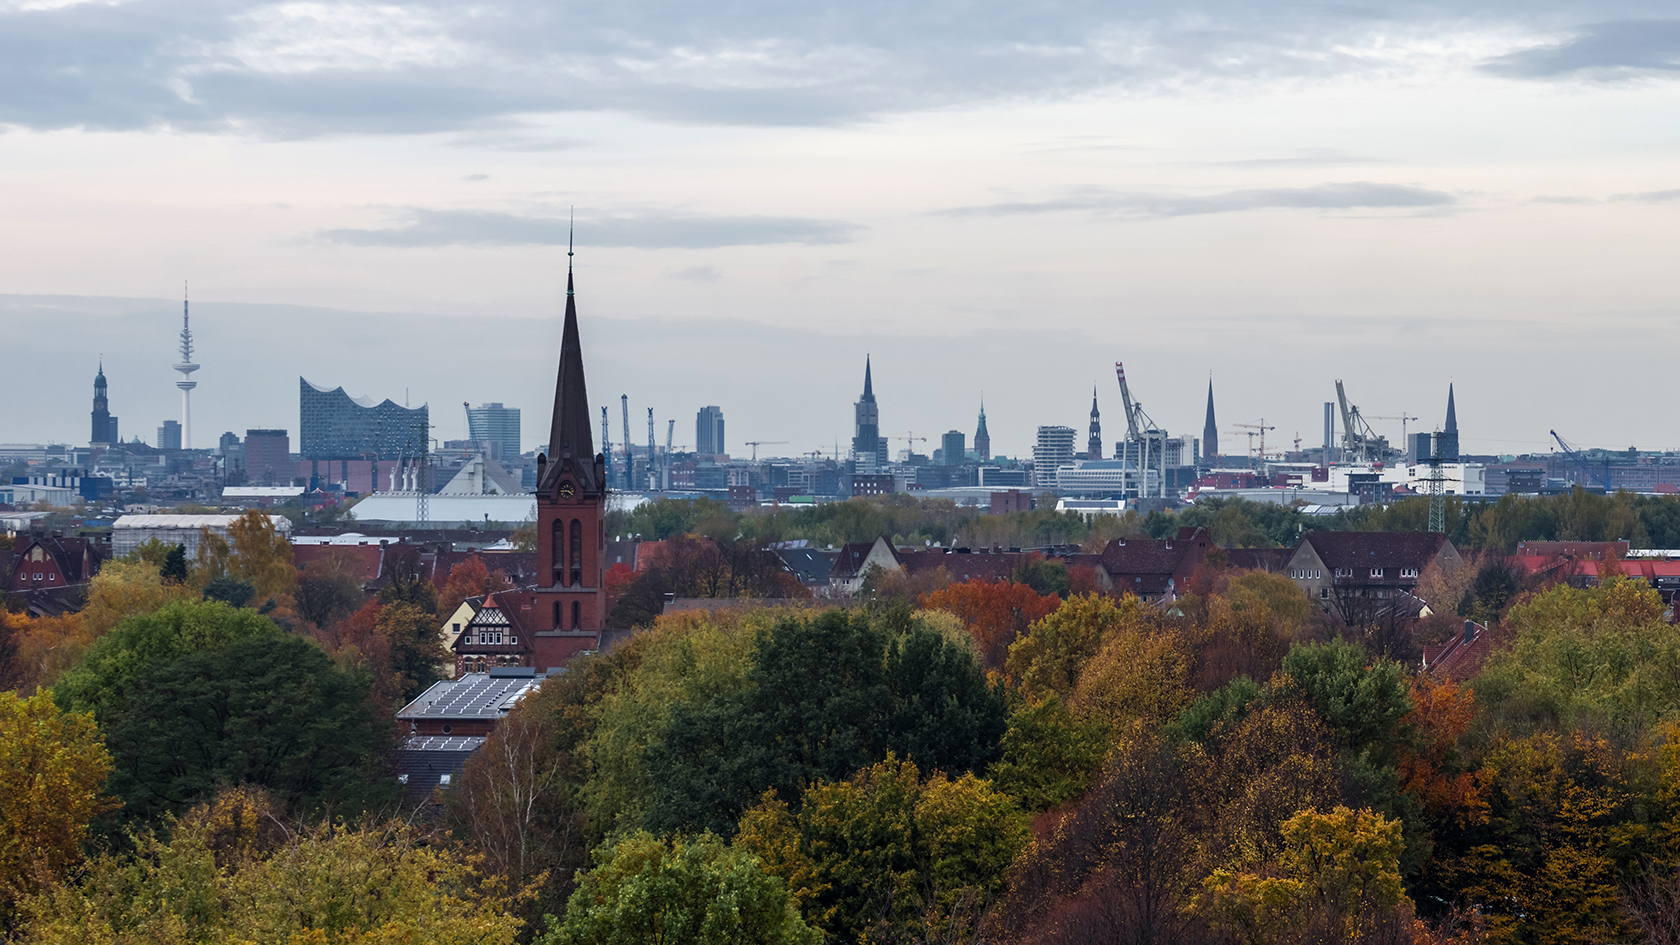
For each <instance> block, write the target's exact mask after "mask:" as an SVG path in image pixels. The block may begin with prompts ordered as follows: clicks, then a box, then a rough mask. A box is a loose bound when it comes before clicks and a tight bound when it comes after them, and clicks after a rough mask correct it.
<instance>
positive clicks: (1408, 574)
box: [1400, 568, 1418, 578]
mask: <svg viewBox="0 0 1680 945" xmlns="http://www.w3.org/2000/svg"><path fill="white" fill-rule="evenodd" d="M1400 576H1401V577H1403V578H1415V577H1417V576H1418V569H1417V568H1401V569H1400Z"/></svg>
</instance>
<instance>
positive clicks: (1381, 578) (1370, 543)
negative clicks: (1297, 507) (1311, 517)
mask: <svg viewBox="0 0 1680 945" xmlns="http://www.w3.org/2000/svg"><path fill="white" fill-rule="evenodd" d="M1463 561H1464V559H1463V558H1462V557H1460V556H1459V553H1458V549H1456V548H1454V547H1453V545H1452V542H1450V541H1448V540H1447V536H1445V535H1442V534H1439V533H1436V532H1308V533H1307V535H1306V537H1305V538H1304V539H1302V541H1301V544H1300V545H1299V546H1297V547H1296V549H1295V553H1294V554H1293V555H1291V556H1290V558H1289V566H1288V574H1289V578H1290V580H1292V581H1294V582H1295V584H1296V586H1297V587H1299V588H1301V590H1302V591H1303V592H1305V593H1306V595H1307V596H1308V597H1310V598H1312V599H1313V600H1317V601H1320V602H1322V603H1325V604H1334V605H1337V606H1339V605H1340V604H1341V602H1342V601H1345V600H1346V599H1348V598H1356V597H1358V598H1375V599H1378V600H1385V599H1389V598H1393V597H1396V596H1399V595H1401V594H1402V593H1404V594H1405V595H1413V594H1414V593H1415V591H1416V590H1417V586H1418V582H1419V580H1420V579H1421V578H1422V576H1423V572H1424V571H1425V570H1427V569H1428V568H1429V567H1430V565H1439V566H1441V567H1445V568H1452V567H1456V566H1458V565H1460V564H1462V563H1463Z"/></svg>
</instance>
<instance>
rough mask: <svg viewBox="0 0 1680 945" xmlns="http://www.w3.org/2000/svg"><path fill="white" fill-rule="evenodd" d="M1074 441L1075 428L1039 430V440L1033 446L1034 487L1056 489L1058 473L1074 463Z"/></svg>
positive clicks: (1046, 427)
mask: <svg viewBox="0 0 1680 945" xmlns="http://www.w3.org/2000/svg"><path fill="white" fill-rule="evenodd" d="M1073 439H1074V429H1073V427H1062V426H1044V427H1039V428H1038V440H1037V442H1036V443H1034V444H1033V485H1035V486H1044V487H1046V488H1051V489H1053V488H1055V487H1056V471H1057V470H1058V469H1060V468H1062V467H1063V466H1068V465H1071V464H1072V463H1073Z"/></svg>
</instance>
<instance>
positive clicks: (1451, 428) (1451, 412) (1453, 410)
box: [1441, 383, 1458, 435]
mask: <svg viewBox="0 0 1680 945" xmlns="http://www.w3.org/2000/svg"><path fill="white" fill-rule="evenodd" d="M1441 432H1443V433H1452V434H1455V435H1456V434H1457V433H1458V408H1457V407H1455V406H1454V405H1453V386H1452V384H1450V383H1449V384H1447V425H1446V426H1445V427H1443V428H1442V431H1441Z"/></svg>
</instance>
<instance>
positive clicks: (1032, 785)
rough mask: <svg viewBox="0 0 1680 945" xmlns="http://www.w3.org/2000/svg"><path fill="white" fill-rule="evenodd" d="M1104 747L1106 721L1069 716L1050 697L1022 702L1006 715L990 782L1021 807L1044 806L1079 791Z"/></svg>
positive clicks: (1087, 784)
mask: <svg viewBox="0 0 1680 945" xmlns="http://www.w3.org/2000/svg"><path fill="white" fill-rule="evenodd" d="M1107 751H1108V726H1107V725H1105V724H1103V723H1101V722H1082V721H1080V720H1078V719H1075V718H1074V717H1073V716H1072V715H1071V714H1070V713H1069V712H1068V710H1067V707H1066V706H1065V705H1063V704H1062V701H1061V700H1060V699H1058V698H1057V697H1055V696H1051V697H1049V698H1048V699H1045V700H1044V701H1043V702H1037V703H1030V702H1023V703H1021V704H1019V705H1017V706H1016V707H1015V710H1014V711H1013V712H1011V713H1010V715H1009V729H1008V730H1007V731H1006V732H1004V735H1003V744H1002V757H1001V758H1000V759H999V760H998V762H997V764H995V765H993V766H992V769H991V778H992V783H993V784H994V785H995V786H996V787H997V789H998V790H1000V791H1002V792H1003V793H1005V794H1007V795H1009V796H1010V797H1013V798H1014V799H1015V801H1016V803H1018V804H1020V805H1021V807H1022V808H1023V809H1025V810H1030V811H1041V810H1048V809H1050V808H1052V807H1055V806H1056V805H1058V804H1061V803H1063V802H1064V801H1068V800H1071V799H1072V798H1075V797H1078V796H1080V795H1081V794H1084V793H1085V790H1086V789H1087V788H1088V787H1090V784H1091V781H1092V780H1093V779H1095V778H1096V776H1097V773H1098V772H1099V771H1101V770H1102V763H1103V756H1104V755H1105V754H1106V753H1107Z"/></svg>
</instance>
